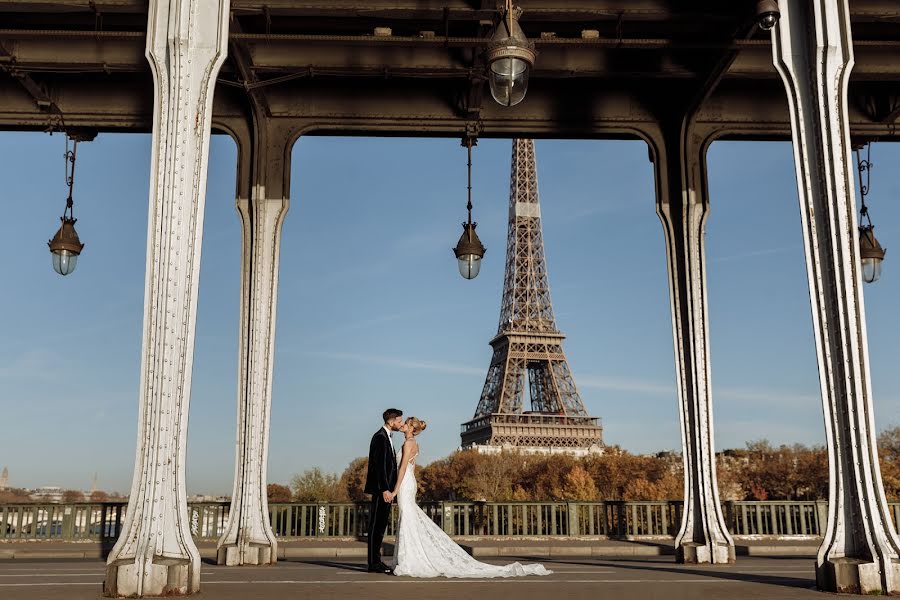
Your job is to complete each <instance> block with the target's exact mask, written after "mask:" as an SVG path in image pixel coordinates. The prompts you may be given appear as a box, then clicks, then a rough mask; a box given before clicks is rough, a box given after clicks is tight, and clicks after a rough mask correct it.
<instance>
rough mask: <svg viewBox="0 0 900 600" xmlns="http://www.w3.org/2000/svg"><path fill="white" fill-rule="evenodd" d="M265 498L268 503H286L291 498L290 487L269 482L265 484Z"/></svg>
mask: <svg viewBox="0 0 900 600" xmlns="http://www.w3.org/2000/svg"><path fill="white" fill-rule="evenodd" d="M266 498H268V500H269V503H270V504H278V503H286V502H290V501H291V500H292V499H293V498H292V497H291V488H289V487H288V486H286V485H281V484H280V483H270V484H268V485H267V486H266Z"/></svg>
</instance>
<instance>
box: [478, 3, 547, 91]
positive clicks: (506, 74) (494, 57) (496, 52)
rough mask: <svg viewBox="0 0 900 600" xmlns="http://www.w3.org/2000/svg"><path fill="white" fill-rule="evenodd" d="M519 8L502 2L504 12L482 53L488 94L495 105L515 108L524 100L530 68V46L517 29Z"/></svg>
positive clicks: (531, 52)
mask: <svg viewBox="0 0 900 600" xmlns="http://www.w3.org/2000/svg"><path fill="white" fill-rule="evenodd" d="M521 14H522V9H520V8H519V7H513V5H512V0H507V1H506V9H505V11H504V13H503V15H502V17H501V18H500V21H499V22H498V23H497V27H496V28H495V29H494V34H493V35H492V36H491V41H490V42H489V43H488V46H487V49H486V50H485V61H486V62H487V65H488V82H489V83H490V87H491V95H492V96H493V97H494V100H496V101H497V103H498V104H501V105H503V106H515V105H516V104H518V103H519V102H521V101H522V99H524V98H525V92H527V91H528V76H529V74H530V73H531V68H532V67H533V66H534V59H535V56H536V54H535V51H534V43H532V42H530V41H528V38H527V37H525V32H523V31H522V28H521V27H520V26H519V16H520V15H521Z"/></svg>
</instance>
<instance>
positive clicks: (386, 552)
mask: <svg viewBox="0 0 900 600" xmlns="http://www.w3.org/2000/svg"><path fill="white" fill-rule="evenodd" d="M365 539H366V538H365V536H360V541H365ZM395 550H396V549H395V546H394V544H389V543H387V542H385V543H384V544H382V545H381V555H382V556H393V555H394V552H395ZM302 562H304V563H307V564H310V565H317V566H320V567H332V568H334V569H341V570H344V571H356V572H357V573H368V568H367V567H366V565H356V564H353V563H345V562H338V561H336V560H321V559H319V560H304V561H302Z"/></svg>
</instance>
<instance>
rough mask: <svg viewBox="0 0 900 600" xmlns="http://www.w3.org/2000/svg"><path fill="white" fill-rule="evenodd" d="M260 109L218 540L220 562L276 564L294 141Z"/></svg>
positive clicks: (247, 190) (244, 196)
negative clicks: (226, 498)
mask: <svg viewBox="0 0 900 600" xmlns="http://www.w3.org/2000/svg"><path fill="white" fill-rule="evenodd" d="M258 109H259V107H255V109H254V116H253V127H252V136H251V137H252V139H251V140H250V141H249V144H248V146H249V147H248V148H242V150H241V151H242V152H247V151H249V152H250V160H249V165H248V167H247V169H246V171H249V173H246V172H244V173H241V175H240V176H241V177H242V179H243V181H242V182H240V183H239V189H238V199H237V209H238V214H239V215H240V218H241V227H242V232H243V253H242V256H241V321H240V344H239V350H238V414H237V452H236V454H237V456H236V461H235V462H236V464H235V476H234V491H233V493H232V496H231V498H232V500H231V511H230V513H229V516H228V523H227V524H226V526H225V532H224V534H223V535H222V537H221V538H220V539H219V542H218V563H219V564H227V565H245V564H253V565H256V564H270V563H274V562H276V560H277V550H278V543H277V541H276V539H275V535H274V533H273V532H272V527H271V525H270V522H269V511H268V500H267V496H266V465H267V461H268V451H269V421H270V414H271V407H272V374H273V366H274V353H275V312H276V305H277V300H278V258H279V250H280V247H281V229H282V224H283V222H284V217H285V215H286V214H287V210H288V204H289V193H290V192H289V189H290V188H289V181H290V153H291V147H292V142H293V138H292V137H291V136H290V132H289V131H288V130H287V129H283V128H278V127H276V126H274V125H273V124H272V123H271V121H270V120H268V119H267V118H266V117H265V114H264V112H263V111H261V110H258ZM242 162H243V161H242ZM242 171H244V170H243V169H242Z"/></svg>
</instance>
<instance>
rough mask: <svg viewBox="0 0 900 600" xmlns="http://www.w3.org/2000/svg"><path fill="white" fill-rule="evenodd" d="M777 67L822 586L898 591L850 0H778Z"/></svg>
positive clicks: (899, 544)
mask: <svg viewBox="0 0 900 600" xmlns="http://www.w3.org/2000/svg"><path fill="white" fill-rule="evenodd" d="M779 6H780V8H781V21H780V22H779V24H778V25H777V26H776V27H775V29H774V30H773V38H772V39H773V56H774V62H775V66H776V68H777V69H778V72H779V73H780V74H781V77H782V79H783V80H784V84H785V90H786V91H787V97H788V104H789V106H790V115H791V131H792V133H793V141H794V160H795V162H796V169H797V185H798V188H799V194H800V213H801V223H802V226H803V241H804V245H805V248H806V269H807V274H808V277H809V296H810V302H811V304H812V317H813V330H814V335H815V341H816V356H817V359H818V363H819V381H820V387H821V393H822V404H823V408H824V413H825V437H826V446H827V448H828V463H829V486H828V499H829V503H828V520H827V526H826V530H825V535H824V540H823V542H822V546H821V547H820V548H819V553H818V557H817V559H816V581H817V583H818V585H819V587H820V588H822V589H824V590H828V591H838V592H857V593H859V592H861V593H866V594H873V593H892V592H893V593H896V592H898V591H900V559H898V555H900V541H898V537H897V534H896V532H895V531H894V529H893V527H892V525H891V517H890V514H889V513H888V505H887V501H886V499H885V496H884V487H883V485H882V482H881V471H880V469H879V465H878V453H877V446H876V443H875V427H874V417H873V410H872V387H871V381H870V377H869V357H868V343H867V341H866V320H865V309H864V303H863V290H862V280H861V274H860V259H859V244H858V239H857V235H858V234H857V220H856V201H855V198H854V184H853V177H854V163H853V161H852V160H851V149H850V128H849V122H848V119H847V83H848V80H849V78H850V70H851V69H852V67H853V43H852V38H851V35H850V16H849V11H848V2H847V0H781V2H780V4H779Z"/></svg>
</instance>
